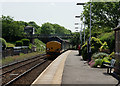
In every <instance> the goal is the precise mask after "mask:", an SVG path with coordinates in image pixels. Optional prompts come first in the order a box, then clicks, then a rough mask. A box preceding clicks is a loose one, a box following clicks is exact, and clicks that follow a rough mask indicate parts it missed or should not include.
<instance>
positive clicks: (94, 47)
mask: <svg viewBox="0 0 120 86" xmlns="http://www.w3.org/2000/svg"><path fill="white" fill-rule="evenodd" d="M101 45H102V42H101V41H100V39H98V38H95V37H92V38H91V50H92V53H91V54H93V53H95V52H98V50H99V48H100V46H101ZM87 55H88V54H87V42H86V43H85V44H84V45H83V46H82V56H83V59H84V60H87V59H88V58H89V57H87Z"/></svg>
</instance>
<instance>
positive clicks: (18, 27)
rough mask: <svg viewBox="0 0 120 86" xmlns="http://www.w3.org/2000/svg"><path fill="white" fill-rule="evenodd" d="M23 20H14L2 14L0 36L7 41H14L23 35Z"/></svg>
mask: <svg viewBox="0 0 120 86" xmlns="http://www.w3.org/2000/svg"><path fill="white" fill-rule="evenodd" d="M23 32H24V25H23V22H21V21H20V22H18V21H14V20H13V18H11V17H10V16H2V37H3V38H5V39H6V40H7V41H9V42H10V41H11V42H12V41H16V40H19V39H21V38H22V37H23Z"/></svg>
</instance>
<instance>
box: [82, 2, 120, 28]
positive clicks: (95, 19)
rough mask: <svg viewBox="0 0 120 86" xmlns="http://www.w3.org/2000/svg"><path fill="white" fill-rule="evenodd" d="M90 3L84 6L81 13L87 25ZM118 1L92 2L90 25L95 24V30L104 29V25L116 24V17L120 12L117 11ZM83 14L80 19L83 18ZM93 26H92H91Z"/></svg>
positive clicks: (118, 16)
mask: <svg viewBox="0 0 120 86" xmlns="http://www.w3.org/2000/svg"><path fill="white" fill-rule="evenodd" d="M89 4H90V3H87V4H86V5H85V6H84V11H83V14H84V16H85V20H86V21H85V23H86V24H87V25H88V26H89V23H90V17H89V16H90V15H89V13H90V12H89V10H90V5H89ZM118 8H119V3H118V2H92V5H91V9H92V13H91V18H92V26H95V25H97V26H98V27H101V28H97V30H100V29H102V30H104V28H105V27H109V29H111V28H115V27H116V26H117V25H118V19H119V18H120V13H119V12H118ZM83 14H82V15H81V17H82V18H81V19H83ZM92 28H93V27H92Z"/></svg>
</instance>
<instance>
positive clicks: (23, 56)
mask: <svg viewBox="0 0 120 86" xmlns="http://www.w3.org/2000/svg"><path fill="white" fill-rule="evenodd" d="M43 53H45V52H33V53H28V54H23V53H20V55H16V56H8V57H6V58H5V59H2V60H0V62H2V65H6V64H9V63H12V62H16V61H19V60H24V59H28V58H30V57H32V56H35V55H39V54H43Z"/></svg>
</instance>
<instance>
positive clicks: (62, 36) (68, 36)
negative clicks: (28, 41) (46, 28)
mask: <svg viewBox="0 0 120 86" xmlns="http://www.w3.org/2000/svg"><path fill="white" fill-rule="evenodd" d="M24 36H25V37H27V38H51V37H60V38H62V39H69V38H73V35H72V34H63V35H58V34H50V35H47V34H34V35H24Z"/></svg>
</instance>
